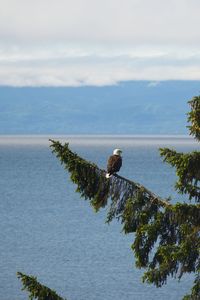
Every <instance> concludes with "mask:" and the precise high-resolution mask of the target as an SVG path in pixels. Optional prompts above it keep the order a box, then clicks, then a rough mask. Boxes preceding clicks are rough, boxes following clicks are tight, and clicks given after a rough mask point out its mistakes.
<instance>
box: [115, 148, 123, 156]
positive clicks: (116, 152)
mask: <svg viewBox="0 0 200 300" xmlns="http://www.w3.org/2000/svg"><path fill="white" fill-rule="evenodd" d="M121 153H122V150H121V149H114V150H113V155H119V156H120V155H121Z"/></svg>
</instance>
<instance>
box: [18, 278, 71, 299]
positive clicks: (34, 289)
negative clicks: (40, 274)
mask: <svg viewBox="0 0 200 300" xmlns="http://www.w3.org/2000/svg"><path fill="white" fill-rule="evenodd" d="M17 277H18V278H19V279H21V281H22V284H23V288H22V290H26V291H28V292H29V299H30V300H33V299H37V300H67V299H64V298H62V297H60V296H58V295H57V293H56V292H55V291H53V290H51V289H50V288H48V287H46V286H45V285H42V284H41V283H39V282H38V281H37V278H36V277H34V276H28V275H26V274H23V273H21V272H17Z"/></svg>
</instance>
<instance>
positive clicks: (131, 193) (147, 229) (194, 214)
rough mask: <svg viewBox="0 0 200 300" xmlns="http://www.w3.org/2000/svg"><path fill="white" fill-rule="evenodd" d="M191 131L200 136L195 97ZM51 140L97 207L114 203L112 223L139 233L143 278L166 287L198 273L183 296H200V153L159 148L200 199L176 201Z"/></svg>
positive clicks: (199, 100)
mask: <svg viewBox="0 0 200 300" xmlns="http://www.w3.org/2000/svg"><path fill="white" fill-rule="evenodd" d="M189 103H190V105H191V112H190V113H189V114H188V115H189V117H188V121H190V122H191V126H189V128H190V133H191V134H192V135H193V136H194V137H195V138H196V139H197V140H198V141H200V97H195V98H193V99H192V100H191V101H190V102H189ZM50 141H51V147H52V151H53V152H54V153H55V154H56V156H57V157H58V158H59V160H60V161H61V163H62V164H63V165H64V167H65V169H66V170H67V171H68V172H69V173H70V174H71V180H72V182H74V183H75V184H76V185H77V190H76V191H77V192H79V193H80V194H81V196H82V197H84V198H85V199H88V200H89V201H90V203H91V205H92V206H93V207H94V209H95V211H98V210H99V209H100V208H101V207H104V206H106V205H107V204H109V210H108V215H107V222H110V221H112V219H113V218H117V219H118V220H120V221H121V223H122V225H123V231H124V233H126V234H127V233H135V235H134V236H135V240H134V242H133V244H132V249H133V252H134V254H135V257H136V266H137V267H138V268H145V273H144V276H143V281H146V282H148V283H153V284H155V285H156V286H157V287H161V286H162V285H163V284H164V283H166V282H167V278H168V277H169V276H172V277H175V278H179V279H180V278H181V277H182V275H183V274H184V273H191V272H193V273H195V274H196V278H195V282H194V286H193V288H192V292H191V295H187V296H185V297H184V299H185V300H186V299H187V300H188V299H191V300H197V299H200V275H199V272H200V256H199V254H200V253H199V252H200V205H199V204H198V202H199V201H200V190H199V181H200V152H197V151H195V152H192V153H186V154H185V153H177V152H176V151H175V150H170V149H167V148H164V149H160V153H161V156H162V157H163V159H164V161H166V162H167V163H170V164H171V165H172V166H173V167H175V168H176V171H177V176H178V181H177V182H176V186H175V187H176V189H177V190H178V191H179V192H180V193H182V194H183V193H184V194H187V195H188V197H189V200H192V199H194V200H195V201H196V202H197V203H196V204H191V203H176V204H174V205H172V204H171V203H170V202H169V200H168V199H161V198H160V197H158V196H156V195H155V194H154V193H152V192H151V191H149V190H148V189H146V188H145V187H144V186H142V185H140V184H138V183H135V182H133V181H130V180H128V179H126V178H123V177H121V176H119V175H116V174H115V175H113V176H112V177H110V178H109V179H107V178H106V177H105V174H106V171H105V170H101V169H99V168H98V166H97V165H95V164H93V163H91V162H89V161H86V160H85V159H83V158H81V157H80V156H78V155H77V154H76V153H74V152H73V151H72V150H71V149H70V148H69V144H68V143H66V144H64V145H62V144H61V143H60V142H59V141H54V140H50Z"/></svg>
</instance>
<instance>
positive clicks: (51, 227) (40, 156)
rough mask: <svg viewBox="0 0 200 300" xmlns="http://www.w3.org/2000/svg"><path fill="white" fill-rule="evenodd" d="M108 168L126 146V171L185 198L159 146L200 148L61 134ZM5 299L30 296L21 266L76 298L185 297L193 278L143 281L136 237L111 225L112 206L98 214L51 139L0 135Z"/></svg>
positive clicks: (0, 265) (184, 142) (169, 141)
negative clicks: (52, 148)
mask: <svg viewBox="0 0 200 300" xmlns="http://www.w3.org/2000/svg"><path fill="white" fill-rule="evenodd" d="M56 139H59V140H62V141H70V145H71V147H72V149H73V150H75V151H76V152H78V153H79V154H81V155H82V156H84V157H85V158H87V159H89V160H91V161H94V162H95V163H98V165H99V166H100V167H103V168H104V167H105V166H106V160H107V157H108V156H109V155H110V154H111V152H112V149H113V148H115V147H117V148H119V147H120V148H122V149H123V167H122V169H121V171H120V174H121V175H123V176H126V177H128V178H130V179H133V180H135V181H136V182H140V183H141V184H144V185H145V186H146V187H148V188H149V189H151V190H152V191H154V192H155V193H157V194H159V195H160V196H162V197H168V196H172V198H174V199H176V200H180V201H183V198H182V197H180V196H177V194H176V193H175V192H174V190H173V184H174V180H175V173H174V170H173V169H172V168H170V167H169V166H167V165H165V164H164V163H163V162H162V160H161V159H160V157H159V153H158V148H159V147H162V146H169V147H174V148H176V149H178V150H179V151H192V150H195V149H199V146H198V144H197V143H195V142H194V141H193V140H192V139H189V138H183V137H176V138H174V137H165V138H163V137H150V138H148V137H146V138H145V137H128V136H127V137H106V138H105V137H76V138H74V137H56ZM0 170H1V176H0V191H1V196H0V224H1V225H0V226H1V231H0V241H1V243H0V270H1V272H0V299H2V300H11V299H12V300H13V299H27V294H26V292H22V291H21V290H20V289H21V283H20V282H19V280H18V279H17V278H16V272H17V271H20V272H24V273H26V274H32V275H34V276H37V277H38V280H39V281H40V282H41V283H43V284H45V285H47V286H49V287H50V288H52V289H55V290H56V291H57V292H58V294H60V295H61V296H63V297H67V299H69V300H94V299H95V300H100V299H101V300H102V299H104V300H111V299H112V300H113V299H115V300H122V299H124V300H133V299H140V300H151V299H154V300H160V299H163V300H165V299H166V300H170V299H171V300H178V299H181V298H182V296H183V295H184V294H185V293H187V292H188V290H189V289H190V287H191V285H192V280H193V276H192V275H186V276H184V277H183V278H182V280H181V281H180V282H178V280H175V279H169V281H168V284H167V285H165V286H163V287H162V288H159V289H158V288H156V287H154V286H151V285H148V284H143V283H142V282H141V276H142V273H143V271H142V270H138V269H136V268H135V266H134V256H133V253H132V250H131V248H130V246H131V243H132V242H133V235H131V234H130V235H127V236H125V235H124V234H123V233H121V226H120V224H119V223H117V222H113V223H111V224H110V225H107V224H105V218H106V209H104V210H102V211H100V212H99V213H97V214H96V213H94V211H93V209H92V208H91V207H90V206H89V203H88V202H87V201H85V200H83V199H80V195H79V194H77V193H75V192H74V191H75V186H74V185H73V184H72V183H71V182H70V180H69V177H68V174H67V173H66V172H65V171H64V169H63V166H61V165H60V163H59V161H58V160H57V159H56V157H55V156H54V155H53V154H52V153H51V151H50V149H49V142H48V137H31V138H30V137H23V138H22V137H21V138H20V137H9V136H8V137H3V136H2V137H0Z"/></svg>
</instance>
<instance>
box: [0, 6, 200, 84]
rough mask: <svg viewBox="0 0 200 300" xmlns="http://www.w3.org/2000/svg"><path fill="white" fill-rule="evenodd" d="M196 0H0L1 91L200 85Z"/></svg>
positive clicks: (198, 20)
mask: <svg viewBox="0 0 200 300" xmlns="http://www.w3.org/2000/svg"><path fill="white" fill-rule="evenodd" d="M199 13H200V1H199V0H167V1H166V0H0V85H14V86H41V85H42V86H79V85H85V84H87V85H88V84H89V85H106V84H116V83H117V82H118V81H123V80H135V79H137V80H138V79H147V80H150V81H160V80H165V79H189V80H190V79H197V80H200V18H199Z"/></svg>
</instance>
